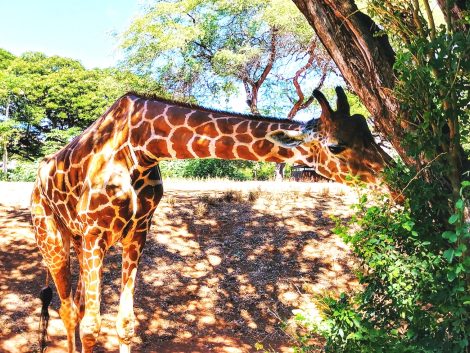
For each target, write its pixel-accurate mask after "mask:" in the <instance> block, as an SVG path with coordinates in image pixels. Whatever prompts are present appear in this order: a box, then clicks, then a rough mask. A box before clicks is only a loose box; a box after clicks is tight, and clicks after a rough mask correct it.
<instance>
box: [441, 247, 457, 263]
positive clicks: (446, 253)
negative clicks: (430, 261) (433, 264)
mask: <svg viewBox="0 0 470 353" xmlns="http://www.w3.org/2000/svg"><path fill="white" fill-rule="evenodd" d="M454 252H455V251H454V249H447V250H446V251H444V253H443V254H442V255H443V256H444V258H445V259H446V260H447V261H448V262H452V259H453V258H454Z"/></svg>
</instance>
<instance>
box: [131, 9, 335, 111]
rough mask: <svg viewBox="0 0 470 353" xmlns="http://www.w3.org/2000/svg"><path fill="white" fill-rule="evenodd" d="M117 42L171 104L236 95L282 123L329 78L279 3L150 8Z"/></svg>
mask: <svg viewBox="0 0 470 353" xmlns="http://www.w3.org/2000/svg"><path fill="white" fill-rule="evenodd" d="M122 40H123V42H122V46H123V48H124V49H125V51H126V53H127V59H126V64H127V65H129V67H131V68H133V69H134V70H136V71H137V72H146V73H151V74H152V75H153V77H155V78H156V79H157V80H158V81H159V82H161V83H162V85H163V86H164V87H165V89H167V90H168V91H169V92H171V93H172V94H173V95H174V96H176V97H177V98H186V99H188V98H196V99H199V100H200V101H207V98H209V99H210V100H211V101H215V102H217V101H222V100H223V99H221V98H227V97H230V96H231V95H234V94H240V88H242V91H243V90H244V93H245V94H246V100H247V103H248V106H249V108H250V110H251V111H252V112H253V113H258V112H263V113H269V114H273V113H278V114H279V113H283V114H284V115H287V114H288V112H289V111H290V110H292V108H293V105H294V103H295V102H297V101H299V103H298V107H296V108H297V110H299V109H301V108H304V107H305V106H301V105H302V104H305V103H306V101H307V98H308V96H307V97H304V93H303V92H304V91H309V93H308V94H307V95H310V93H311V91H312V90H313V87H314V86H317V85H321V83H322V81H323V80H324V79H325V76H326V75H327V74H328V73H329V72H330V71H331V70H332V64H331V60H330V59H329V57H328V56H326V55H325V51H324V50H323V48H322V46H321V45H320V43H319V42H318V40H317V39H316V37H315V36H314V35H313V31H312V29H311V28H310V26H309V25H308V23H307V21H306V20H305V18H304V17H303V16H302V14H301V13H300V12H299V11H298V10H297V9H296V8H295V6H294V4H293V3H291V2H290V1H285V0H259V1H245V0H236V1H212V0H202V1H194V0H175V1H154V2H153V3H152V5H150V6H148V7H147V8H146V9H145V13H144V15H143V16H141V17H140V18H137V19H136V20H135V21H134V22H133V23H132V25H131V26H130V27H129V29H128V30H127V31H126V32H124V33H123V39H122ZM301 86H302V87H301ZM260 90H263V92H262V93H263V95H264V96H265V97H266V99H260V97H259V91H260ZM310 102H311V101H310ZM308 104H309V103H307V104H306V106H308ZM297 110H296V111H295V112H294V113H293V114H292V116H293V115H295V113H296V112H297Z"/></svg>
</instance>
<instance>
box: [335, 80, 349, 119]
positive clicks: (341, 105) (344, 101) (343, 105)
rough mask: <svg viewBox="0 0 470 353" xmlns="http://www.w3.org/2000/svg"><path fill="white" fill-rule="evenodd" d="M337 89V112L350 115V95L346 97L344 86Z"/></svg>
mask: <svg viewBox="0 0 470 353" xmlns="http://www.w3.org/2000/svg"><path fill="white" fill-rule="evenodd" d="M335 90H336V97H337V98H336V112H337V113H340V114H342V115H346V116H350V115H351V113H350V109H349V103H348V97H346V93H344V90H343V88H342V87H340V86H338V87H336V88H335Z"/></svg>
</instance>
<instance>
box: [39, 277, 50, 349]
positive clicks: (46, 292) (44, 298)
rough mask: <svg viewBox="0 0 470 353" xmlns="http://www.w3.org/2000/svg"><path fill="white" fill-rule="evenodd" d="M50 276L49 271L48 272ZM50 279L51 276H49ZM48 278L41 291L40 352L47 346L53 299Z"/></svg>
mask: <svg viewBox="0 0 470 353" xmlns="http://www.w3.org/2000/svg"><path fill="white" fill-rule="evenodd" d="M47 274H48V276H47V277H49V272H48V273H47ZM48 279H49V278H48ZM48 279H47V280H46V286H45V287H44V288H43V289H41V292H40V293H39V299H41V303H42V307H41V316H40V318H39V347H40V349H41V350H40V352H41V353H42V352H44V351H45V349H46V346H47V344H46V343H47V342H46V341H47V326H48V325H49V304H50V303H51V301H52V288H51V287H50V286H49V285H48V282H49V281H48Z"/></svg>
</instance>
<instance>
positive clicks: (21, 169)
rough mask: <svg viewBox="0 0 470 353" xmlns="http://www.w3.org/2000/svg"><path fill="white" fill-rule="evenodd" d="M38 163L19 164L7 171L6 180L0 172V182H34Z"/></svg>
mask: <svg viewBox="0 0 470 353" xmlns="http://www.w3.org/2000/svg"><path fill="white" fill-rule="evenodd" d="M38 165H39V162H19V163H18V165H17V167H16V168H15V169H13V170H9V171H8V178H5V175H4V173H3V172H2V171H0V180H8V181H34V180H36V173H37V170H38Z"/></svg>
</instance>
